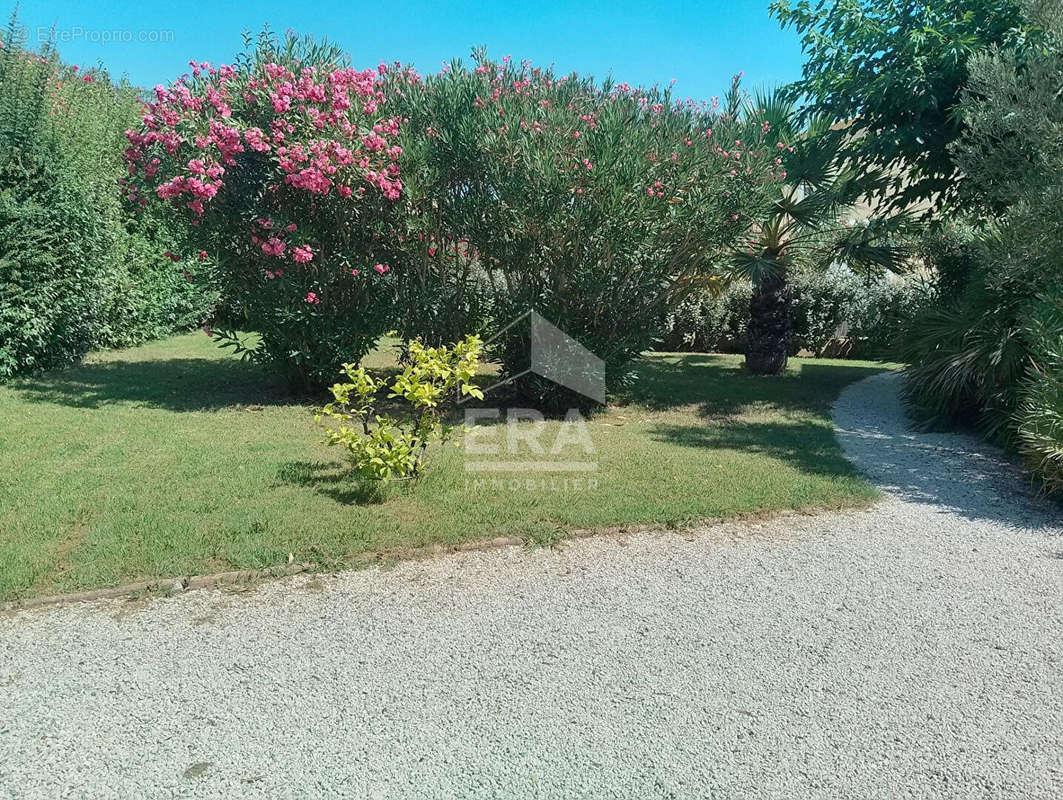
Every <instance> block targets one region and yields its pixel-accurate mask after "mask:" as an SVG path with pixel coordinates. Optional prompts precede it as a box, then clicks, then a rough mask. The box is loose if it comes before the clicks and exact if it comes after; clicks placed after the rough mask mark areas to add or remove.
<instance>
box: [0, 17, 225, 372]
mask: <svg viewBox="0 0 1063 800" xmlns="http://www.w3.org/2000/svg"><path fill="white" fill-rule="evenodd" d="M3 39H4V47H3V49H2V50H0V380H3V379H6V378H10V377H12V376H14V375H18V374H21V373H25V372H31V371H35V370H40V369H47V368H51V367H56V366H61V365H64V364H68V363H71V362H73V361H76V360H77V359H78V358H80V357H81V356H82V355H83V354H85V353H86V352H88V351H89V350H93V349H98V348H107V347H126V346H130V345H133V344H137V343H139V342H143V341H145V340H147V339H151V338H154V337H158V336H162V335H165V334H168V333H170V332H173V331H175V330H179V329H183V328H189V327H191V326H194V325H196V324H198V322H199V321H200V320H201V319H202V318H203V316H204V315H205V313H206V310H207V308H208V307H209V306H210V303H211V302H212V300H213V297H214V293H213V292H212V291H211V290H210V288H209V286H207V285H205V284H204V283H203V282H197V283H190V282H189V281H188V280H187V279H186V277H185V275H184V274H183V273H182V266H185V265H181V264H174V263H173V261H171V260H170V259H169V258H167V257H166V255H165V252H166V250H167V249H168V245H169V243H170V242H172V241H173V240H172V237H170V236H169V235H168V232H167V229H166V226H165V224H164V222H163V221H162V220H159V219H155V218H152V217H150V216H147V217H139V216H133V215H131V214H130V213H129V212H128V211H127V210H126V209H125V208H123V206H122V204H121V202H120V199H119V197H118V193H117V188H118V187H117V186H116V183H117V181H118V180H119V179H120V178H121V177H122V176H123V174H124V169H123V166H122V163H121V158H120V156H121V150H122V142H123V131H124V130H125V128H126V127H128V126H129V125H131V124H134V123H135V121H136V119H137V115H138V112H139V100H138V97H137V93H136V91H135V90H134V89H132V88H131V87H128V86H122V85H117V86H116V85H114V84H113V83H112V82H111V81H110V80H109V78H108V76H107V75H106V73H103V72H101V71H98V70H92V71H90V72H88V73H86V72H85V71H83V70H78V69H76V68H74V67H71V66H63V65H62V64H61V63H60V62H59V61H58V58H57V57H56V55H55V53H54V52H52V51H50V50H49V49H47V48H46V49H45V50H43V51H42V52H41V53H39V54H37V53H31V52H29V51H27V50H26V49H25V48H24V47H23V46H22V41H21V32H20V30H19V29H18V27H17V25H15V24H12V25H11V26H9V28H8V30H7V32H6V35H5V36H4V37H3ZM101 156H102V157H101ZM187 267H189V268H190V269H194V265H192V264H188V265H187Z"/></svg>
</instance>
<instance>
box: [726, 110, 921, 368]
mask: <svg viewBox="0 0 1063 800" xmlns="http://www.w3.org/2000/svg"><path fill="white" fill-rule="evenodd" d="M760 105H762V107H764V108H766V109H769V111H768V112H767V113H768V114H769V115H770V116H771V117H774V118H775V119H776V120H777V125H776V130H779V131H780V132H782V134H781V135H784V136H786V140H789V141H792V142H793V144H791V145H788V146H787V147H786V148H785V151H786V154H787V155H786V158H785V161H784V164H785V166H786V170H785V171H784V172H783V173H782V175H783V177H784V178H785V179H786V183H785V184H784V185H783V187H782V190H781V194H780V197H779V198H778V199H777V200H776V201H775V202H774V204H773V205H772V208H771V210H770V212H769V213H768V214H767V216H766V217H765V218H763V219H762V220H760V221H757V222H755V224H754V225H753V226H752V229H751V238H750V240H749V241H748V242H747V244H746V246H745V247H744V248H739V249H736V250H735V251H734V252H733V253H732V254H731V259H730V264H729V271H730V275H731V277H732V278H741V279H747V280H750V281H752V283H753V297H752V300H751V302H750V320H749V326H748V329H747V334H746V348H745V357H746V367H747V368H748V369H749V370H750V371H751V372H754V373H758V374H766V375H774V374H778V373H779V372H782V370H783V369H784V368H785V367H786V363H787V360H788V353H789V342H790V334H791V330H792V326H793V322H792V308H791V304H792V296H791V288H790V283H789V277H790V274H791V272H792V271H793V269H794V268H796V267H799V266H803V267H807V268H811V269H820V270H825V269H827V268H828V267H829V266H830V265H831V264H833V263H836V262H841V263H844V264H847V265H848V266H849V267H851V268H853V269H856V270H860V269H863V270H868V271H878V272H881V271H883V270H889V271H891V272H901V271H903V269H904V267H905V263H906V259H907V256H908V251H907V248H906V247H904V246H903V245H902V244H900V243H899V242H898V240H897V234H898V233H900V232H901V231H902V230H903V229H904V228H906V227H907V226H908V225H909V224H910V221H909V218H908V215H907V214H905V213H895V214H892V215H883V216H871V217H868V218H866V219H864V220H856V219H848V220H847V219H845V218H844V216H845V215H846V214H851V213H852V209H853V206H854V205H855V204H856V203H857V202H858V201H859V200H860V199H861V198H862V197H866V196H867V195H868V194H874V193H875V192H877V191H879V190H881V188H882V186H883V184H884V183H885V181H886V178H885V176H884V175H883V174H882V173H860V172H858V171H857V170H856V169H855V168H853V167H852V166H851V165H848V164H846V163H844V160H843V159H842V158H841V157H840V152H841V149H842V146H843V144H844V142H845V137H846V132H845V131H844V130H832V129H831V128H830V126H828V125H827V124H826V121H825V120H822V119H819V120H813V121H812V124H811V126H810V127H809V128H808V129H806V130H805V131H803V132H802V133H801V134H800V136H796V135H795V134H794V131H795V129H796V128H795V125H794V122H793V120H794V119H795V117H794V116H793V114H792V113H791V112H790V111H789V109H788V107H787V105H786V104H785V103H784V102H782V101H780V100H779V99H778V98H777V97H776V98H769V99H766V100H761V101H760ZM787 120H789V122H788V121H787ZM786 140H784V141H783V142H781V143H783V144H785V141H786Z"/></svg>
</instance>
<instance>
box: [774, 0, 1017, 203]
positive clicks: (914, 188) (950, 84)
mask: <svg viewBox="0 0 1063 800" xmlns="http://www.w3.org/2000/svg"><path fill="white" fill-rule="evenodd" d="M771 12H772V15H773V16H775V17H776V18H778V20H779V22H780V23H781V24H782V25H783V26H784V27H789V26H792V27H793V28H794V29H796V31H797V32H798V34H799V35H800V36H801V41H802V46H803V48H804V52H805V54H806V61H805V64H804V68H803V73H802V78H801V80H799V81H797V82H796V83H794V84H792V85H791V86H789V87H788V92H789V95H790V96H791V98H792V99H794V100H799V99H803V100H804V101H805V102H806V103H807V105H806V107H805V113H806V114H809V115H817V116H818V115H822V116H825V117H827V118H828V119H829V120H830V121H831V122H843V123H848V124H849V128H848V132H849V133H850V134H851V136H850V138H849V139H848V141H847V147H846V150H847V154H848V156H849V157H850V158H851V159H852V160H853V162H854V163H856V164H858V165H860V167H861V168H865V167H869V168H873V169H876V168H877V169H882V170H887V171H888V172H889V174H890V175H891V176H892V180H891V181H890V182H889V183H888V184H885V185H883V186H882V187H881V190H880V192H879V194H880V195H881V196H883V197H890V198H893V199H895V200H896V202H897V203H898V205H900V206H907V205H908V204H910V203H912V202H916V201H930V200H935V201H940V200H944V199H949V198H951V197H953V196H954V193H955V188H956V185H957V182H956V181H955V177H956V164H955V162H954V159H953V157H952V154H951V153H950V151H949V145H950V144H951V143H952V142H954V141H955V140H956V139H957V137H958V136H959V135H960V134H961V132H962V131H963V129H964V125H965V122H964V120H963V118H962V117H958V116H957V115H956V114H955V110H956V105H957V103H958V101H959V99H960V92H961V90H962V89H963V87H964V85H965V84H966V82H967V78H968V61H969V59H970V57H971V54H972V53H975V52H977V51H978V50H979V49H981V48H984V47H986V46H988V45H1000V46H1002V47H1005V48H1022V47H1023V46H1024V45H1025V43H1026V42H1027V41H1028V39H1029V38H1030V36H1031V35H1036V30H1031V29H1029V28H1028V26H1025V23H1024V20H1023V16H1022V13H1021V9H1020V4H1019V3H1018V2H1016V1H1015V0H969V1H968V2H964V3H958V2H955V0H838V1H837V2H824V0H819V1H818V2H811V0H799V1H798V2H791V0H776V1H775V2H773V3H772V5H771Z"/></svg>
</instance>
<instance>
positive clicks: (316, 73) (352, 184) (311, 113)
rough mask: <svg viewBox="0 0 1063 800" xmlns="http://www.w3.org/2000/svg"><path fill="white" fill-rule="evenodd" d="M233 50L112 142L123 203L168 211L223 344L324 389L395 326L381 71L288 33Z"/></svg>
mask: <svg viewBox="0 0 1063 800" xmlns="http://www.w3.org/2000/svg"><path fill="white" fill-rule="evenodd" d="M246 45H247V50H246V52H244V53H243V54H241V55H240V56H238V57H237V58H236V60H235V61H234V63H233V64H224V65H220V66H217V67H215V66H213V65H211V64H208V63H206V62H200V63H196V62H192V64H191V74H190V75H187V76H183V77H181V78H179V79H178V80H177V81H175V82H174V83H173V84H171V85H170V86H169V87H164V86H156V87H155V89H154V90H153V97H152V98H151V100H150V101H149V102H148V103H147V105H146V108H145V111H144V114H143V119H142V124H141V125H140V126H139V127H138V128H137V129H131V130H129V131H127V138H128V147H127V148H126V150H125V159H126V162H127V164H128V166H129V173H130V178H129V180H128V181H127V182H126V183H125V184H124V186H125V194H126V199H127V200H128V201H129V202H130V203H131V204H133V205H134V206H135V207H139V208H146V207H151V206H152V205H154V204H155V203H158V202H161V203H162V204H164V205H165V206H167V207H168V208H169V209H170V211H171V213H172V214H173V215H174V217H175V218H176V219H177V220H179V221H180V222H181V223H182V229H183V233H184V236H185V241H186V244H185V248H186V251H188V252H196V251H200V252H203V253H204V254H206V258H207V261H208V263H209V264H210V265H211V268H212V271H213V274H214V277H215V280H216V281H217V283H218V285H219V287H220V289H221V291H222V293H223V296H224V299H225V302H224V303H223V304H222V305H220V306H219V307H218V309H217V313H216V316H215V318H214V319H213V320H212V328H213V330H212V331H211V332H212V333H214V334H215V335H216V336H218V338H219V339H220V340H221V341H222V343H223V344H226V345H229V346H232V347H234V348H235V349H236V350H237V352H240V353H241V354H243V355H245V356H248V357H250V358H252V359H254V360H256V361H260V362H263V363H267V364H269V365H271V366H273V367H274V368H276V369H277V370H279V371H280V372H282V373H284V374H285V375H286V376H287V377H288V378H289V379H290V381H291V382H292V383H293V384H294V385H296V386H298V387H301V388H310V387H314V386H323V385H325V384H326V383H327V382H328V381H329V380H330V379H331V378H332V377H333V376H334V375H335V374H336V372H337V370H338V369H339V368H340V365H341V364H342V363H343V362H345V361H350V360H354V361H357V360H360V359H361V358H362V356H364V355H365V354H366V353H367V352H368V351H369V350H370V349H371V348H372V347H373V345H374V344H375V343H376V341H377V339H378V338H379V337H380V335H381V334H382V333H383V332H384V331H386V330H388V329H389V328H392V327H393V326H394V322H395V311H394V307H395V303H394V297H395V291H394V287H393V286H392V285H391V284H392V275H391V274H390V273H391V272H392V266H393V265H392V261H391V260H390V258H389V256H391V255H395V254H397V253H398V249H397V240H396V237H397V236H398V235H400V233H399V231H400V227H399V226H400V224H401V222H396V219H397V218H398V217H399V216H400V212H401V207H400V206H399V204H398V202H397V201H398V200H399V198H400V196H401V193H402V189H403V186H402V180H401V178H400V177H399V157H400V156H401V154H402V148H401V147H400V146H399V145H398V144H397V135H398V131H399V128H400V124H401V120H400V118H399V117H397V116H395V115H394V113H392V112H390V111H389V110H388V109H389V106H388V98H387V97H386V95H385V93H384V91H383V83H382V76H383V74H384V73H385V72H386V69H385V68H384V67H381V68H380V69H377V70H355V69H353V68H351V67H350V66H348V65H347V60H346V56H345V55H344V54H343V53H342V51H340V50H339V49H337V48H336V47H333V46H332V45H330V44H328V43H327V42H326V43H321V44H318V43H315V42H313V41H312V40H311V39H309V38H299V37H297V36H295V35H294V34H288V35H287V36H286V37H285V38H284V39H280V40H279V39H277V38H276V37H275V36H273V35H271V34H269V33H268V32H266V33H263V34H262V35H260V36H259V37H258V38H257V40H255V41H254V42H252V41H250V40H248V41H247V42H246ZM244 331H252V332H254V333H256V334H258V335H257V336H256V337H253V338H250V337H248V338H245V337H242V336H241V332H244Z"/></svg>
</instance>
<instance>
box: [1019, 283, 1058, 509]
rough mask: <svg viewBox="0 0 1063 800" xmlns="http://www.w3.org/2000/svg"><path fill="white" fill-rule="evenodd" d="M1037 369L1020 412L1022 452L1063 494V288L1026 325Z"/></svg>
mask: <svg viewBox="0 0 1063 800" xmlns="http://www.w3.org/2000/svg"><path fill="white" fill-rule="evenodd" d="M1024 332H1025V334H1026V337H1027V339H1028V340H1029V341H1030V342H1031V343H1032V344H1031V348H1030V351H1031V352H1030V356H1031V368H1030V373H1029V375H1028V377H1027V378H1026V379H1025V381H1024V383H1023V386H1022V395H1023V397H1022V400H1021V401H1020V402H1019V408H1018V410H1017V412H1016V414H1015V422H1016V437H1017V440H1018V448H1019V452H1020V453H1021V454H1022V455H1023V456H1024V457H1025V459H1026V462H1027V464H1029V466H1030V469H1031V470H1033V472H1034V473H1035V474H1036V475H1039V476H1040V478H1041V479H1042V480H1043V481H1044V485H1045V487H1046V488H1047V489H1048V490H1049V491H1051V492H1056V493H1060V494H1063V289H1061V290H1060V291H1059V292H1058V294H1057V295H1056V296H1055V297H1054V298H1046V299H1044V300H1043V301H1041V302H1039V303H1038V304H1037V306H1036V307H1035V309H1034V311H1033V313H1032V314H1031V315H1030V318H1029V321H1028V322H1027V323H1026V325H1025V326H1024Z"/></svg>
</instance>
